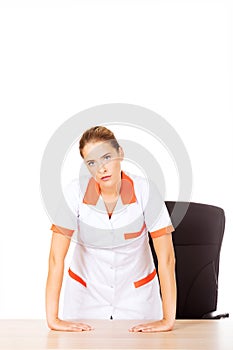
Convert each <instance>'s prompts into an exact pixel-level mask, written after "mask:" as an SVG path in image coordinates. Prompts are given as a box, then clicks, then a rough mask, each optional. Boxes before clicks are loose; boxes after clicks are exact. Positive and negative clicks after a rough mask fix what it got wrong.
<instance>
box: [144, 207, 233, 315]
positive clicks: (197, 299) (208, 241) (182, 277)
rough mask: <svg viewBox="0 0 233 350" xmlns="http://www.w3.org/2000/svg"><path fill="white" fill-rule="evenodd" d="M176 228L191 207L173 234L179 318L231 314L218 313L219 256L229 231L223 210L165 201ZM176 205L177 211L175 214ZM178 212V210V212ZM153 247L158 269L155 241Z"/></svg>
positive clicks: (151, 243) (151, 244)
mask: <svg viewBox="0 0 233 350" xmlns="http://www.w3.org/2000/svg"><path fill="white" fill-rule="evenodd" d="M165 204H166V206H167V209H168V212H169V214H170V216H171V220H172V222H173V224H174V226H176V222H177V217H176V212H177V213H179V212H180V210H179V209H181V211H182V208H184V207H185V206H186V207H188V209H187V212H186V214H185V216H184V217H183V219H182V221H181V222H180V223H179V224H178V226H177V227H176V228H175V231H174V232H173V234H172V235H173V244H174V249H175V255H176V280H177V313H176V318H177V319H201V318H209V319H210V318H211V319H213V318H214V319H218V318H222V317H229V314H216V313H215V311H216V308H217V298H218V272H219V256H220V250H221V245H222V239H223V234H224V228H225V214H224V211H223V209H221V208H219V207H216V206H212V205H207V204H199V203H192V202H191V203H190V204H189V206H188V203H187V202H172V201H166V202H165ZM174 206H176V211H174V212H173V209H174ZM177 209H178V210H177ZM150 246H151V250H152V254H153V258H154V262H155V267H156V268H157V267H158V262H157V257H156V254H155V251H154V247H153V242H152V239H151V237H150Z"/></svg>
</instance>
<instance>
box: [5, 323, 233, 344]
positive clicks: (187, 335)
mask: <svg viewBox="0 0 233 350" xmlns="http://www.w3.org/2000/svg"><path fill="white" fill-rule="evenodd" d="M83 322H85V323H88V324H90V325H92V326H93V327H94V328H95V329H94V330H93V331H88V332H77V333H73V332H58V331H51V330H50V329H49V328H48V327H47V324H46V321H45V320H0V349H1V350H17V349H21V350H29V349H30V350H42V349H43V350H44V349H62V350H68V349H79V350H82V349H121V350H124V349H125V350H126V349H134V350H137V349H170V350H171V349H172V350H176V349H184V350H187V349H192V350H194V349H195V350H198V349H203V350H204V349H205V350H216V349H218V350H233V321H231V319H221V320H177V321H176V323H175V327H174V329H173V330H172V331H170V332H162V333H150V334H145V333H141V332H140V333H130V332H129V331H128V328H130V327H131V326H133V325H135V324H138V323H142V322H145V321H141V320H136V321H135V320H83Z"/></svg>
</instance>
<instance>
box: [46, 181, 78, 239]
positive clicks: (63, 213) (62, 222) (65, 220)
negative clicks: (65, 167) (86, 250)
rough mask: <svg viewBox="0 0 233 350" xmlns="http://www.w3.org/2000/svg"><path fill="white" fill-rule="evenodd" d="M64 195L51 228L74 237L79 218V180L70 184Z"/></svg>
mask: <svg viewBox="0 0 233 350" xmlns="http://www.w3.org/2000/svg"><path fill="white" fill-rule="evenodd" d="M63 194H64V197H63V198H61V200H60V202H59V204H58V206H57V210H56V214H55V217H54V218H53V221H54V222H53V223H52V226H51V228H50V229H51V230H52V231H53V232H56V233H61V234H63V235H65V236H68V237H70V238H71V237H72V236H73V234H74V232H76V231H77V220H78V216H79V185H78V181H77V180H73V181H72V182H71V183H70V184H68V185H67V186H66V187H65V189H64V191H63Z"/></svg>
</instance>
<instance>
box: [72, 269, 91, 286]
mask: <svg viewBox="0 0 233 350" xmlns="http://www.w3.org/2000/svg"><path fill="white" fill-rule="evenodd" d="M68 273H69V275H70V277H71V278H73V279H74V280H75V281H77V282H79V283H81V284H82V285H83V286H84V287H87V284H86V282H85V281H84V280H83V279H82V278H81V277H79V276H78V275H76V273H74V272H73V271H71V269H69V270H68Z"/></svg>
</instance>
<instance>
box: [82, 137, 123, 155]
mask: <svg viewBox="0 0 233 350" xmlns="http://www.w3.org/2000/svg"><path fill="white" fill-rule="evenodd" d="M114 151H115V152H116V150H115V148H114V147H113V146H112V145H111V143H110V141H98V142H88V143H87V144H86V145H85V146H84V148H83V156H84V158H85V159H87V158H88V159H94V158H101V157H102V156H103V155H105V154H106V153H113V152H114Z"/></svg>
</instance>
